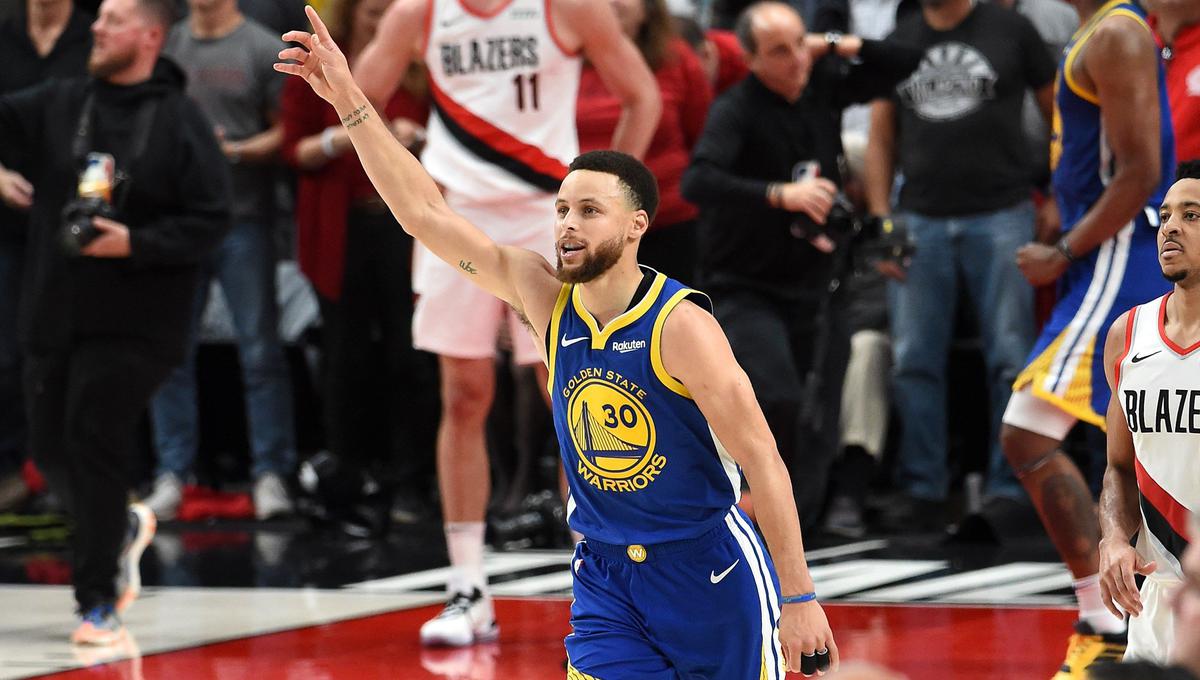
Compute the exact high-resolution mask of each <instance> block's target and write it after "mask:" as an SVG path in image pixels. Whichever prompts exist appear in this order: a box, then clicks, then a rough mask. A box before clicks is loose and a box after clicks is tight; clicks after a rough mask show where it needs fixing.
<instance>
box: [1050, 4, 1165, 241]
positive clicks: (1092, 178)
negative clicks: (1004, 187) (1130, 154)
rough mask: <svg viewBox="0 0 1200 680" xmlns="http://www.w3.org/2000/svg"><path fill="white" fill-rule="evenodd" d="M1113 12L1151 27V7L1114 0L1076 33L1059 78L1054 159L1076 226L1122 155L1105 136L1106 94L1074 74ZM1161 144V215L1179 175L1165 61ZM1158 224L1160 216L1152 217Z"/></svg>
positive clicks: (1061, 197)
mask: <svg viewBox="0 0 1200 680" xmlns="http://www.w3.org/2000/svg"><path fill="white" fill-rule="evenodd" d="M1110 16H1124V17H1127V18H1128V20H1129V21H1130V22H1131V23H1132V22H1136V23H1137V24H1139V25H1140V26H1141V28H1142V29H1143V30H1146V31H1150V30H1151V29H1150V26H1149V24H1147V23H1146V11H1145V10H1144V9H1142V8H1141V7H1140V6H1139V5H1137V4H1136V3H1133V2H1125V1H1122V0H1112V1H1111V2H1109V3H1108V4H1106V5H1104V6H1103V7H1101V8H1100V9H1099V10H1097V11H1096V13H1095V15H1093V16H1092V18H1091V19H1090V20H1089V21H1088V22H1087V23H1086V24H1084V25H1083V26H1081V27H1080V28H1079V30H1078V31H1076V32H1075V35H1074V36H1072V38H1071V41H1070V42H1069V43H1067V46H1066V48H1065V49H1064V50H1063V59H1062V63H1061V64H1060V65H1059V69H1058V77H1057V79H1056V80H1055V82H1054V118H1053V121H1052V128H1053V134H1052V137H1051V141H1050V164H1051V167H1052V168H1053V170H1054V191H1055V194H1056V196H1057V198H1058V205H1059V208H1060V210H1061V211H1062V223H1063V228H1064V229H1070V228H1071V226H1073V225H1074V224H1075V223H1076V222H1078V221H1079V219H1080V218H1081V217H1083V215H1084V213H1086V212H1087V211H1088V209H1089V208H1091V207H1092V205H1094V204H1095V203H1096V201H1097V200H1099V198H1100V195H1101V194H1103V193H1104V188H1105V186H1107V184H1108V181H1109V179H1110V178H1111V177H1112V175H1113V171H1114V169H1115V167H1116V165H1117V164H1119V163H1120V162H1121V159H1120V158H1114V157H1113V154H1112V150H1111V149H1109V147H1108V144H1107V142H1106V140H1105V138H1104V130H1103V125H1102V121H1101V118H1100V97H1099V96H1098V95H1097V93H1096V92H1094V91H1092V90H1089V89H1087V88H1086V87H1084V86H1083V84H1082V83H1080V82H1078V81H1077V80H1076V78H1075V77H1074V76H1073V72H1072V69H1073V68H1075V66H1076V61H1077V59H1078V58H1079V55H1080V54H1081V52H1082V51H1083V47H1084V45H1086V44H1087V42H1088V40H1089V39H1090V38H1091V37H1092V34H1093V33H1095V31H1096V28H1097V27H1098V26H1099V25H1100V22H1101V21H1103V20H1104V19H1105V18H1107V17H1110ZM1158 98H1159V126H1160V128H1161V134H1160V135H1159V144H1160V146H1161V158H1162V161H1161V163H1162V168H1161V173H1162V179H1161V181H1160V183H1159V186H1158V188H1157V189H1156V190H1155V191H1154V193H1153V194H1152V195H1151V196H1150V198H1149V200H1148V201H1147V205H1148V206H1149V207H1150V208H1152V212H1153V214H1154V216H1155V218H1157V216H1158V206H1159V205H1160V204H1161V203H1162V199H1163V196H1165V195H1166V193H1167V189H1168V188H1169V187H1170V186H1171V183H1172V179H1173V176H1174V174H1175V135H1174V133H1173V131H1172V130H1173V128H1172V127H1171V109H1170V105H1169V104H1168V102H1167V87H1166V82H1165V78H1164V74H1163V67H1162V64H1161V63H1159V65H1158ZM1152 223H1153V224H1154V225H1155V226H1157V219H1154V220H1152ZM1140 231H1142V232H1144V233H1139V234H1135V235H1134V238H1135V239H1136V238H1150V239H1153V238H1154V232H1153V231H1152V230H1140Z"/></svg>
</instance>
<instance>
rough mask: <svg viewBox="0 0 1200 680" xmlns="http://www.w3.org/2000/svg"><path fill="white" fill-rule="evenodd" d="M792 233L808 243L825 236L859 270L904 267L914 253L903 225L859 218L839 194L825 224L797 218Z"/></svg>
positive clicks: (883, 220) (804, 217) (801, 216)
mask: <svg viewBox="0 0 1200 680" xmlns="http://www.w3.org/2000/svg"><path fill="white" fill-rule="evenodd" d="M791 232H792V236H795V237H796V238H798V239H804V240H808V241H811V240H813V239H815V238H817V237H818V236H821V235H824V236H826V237H828V238H829V239H831V240H832V241H833V242H834V243H836V244H837V247H838V248H848V249H849V250H850V251H851V254H852V259H853V260H854V265H855V268H856V269H858V270H861V269H862V267H863V265H866V264H869V263H873V262H881V261H891V262H897V263H900V264H904V263H906V262H907V261H908V260H909V259H911V258H912V256H913V253H915V252H916V247H915V246H914V245H913V243H912V241H911V240H910V239H909V237H908V230H907V229H905V228H904V225H903V224H901V223H899V222H896V221H894V220H893V219H892V218H890V217H882V218H881V217H877V216H871V217H867V218H860V217H859V216H858V215H857V214H855V212H854V205H853V204H852V203H851V202H850V199H848V198H846V195H845V194H842V193H840V192H839V193H838V195H837V196H836V197H834V199H833V206H832V207H831V208H830V209H829V214H828V215H826V216H825V224H817V223H816V222H813V221H812V219H810V218H809V217H808V216H807V215H802V214H801V215H796V217H795V221H794V222H792V226H791Z"/></svg>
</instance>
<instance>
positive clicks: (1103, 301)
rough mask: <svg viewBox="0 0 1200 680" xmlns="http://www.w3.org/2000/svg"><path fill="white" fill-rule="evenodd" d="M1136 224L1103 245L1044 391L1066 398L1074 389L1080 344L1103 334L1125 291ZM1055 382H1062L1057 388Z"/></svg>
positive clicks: (1044, 385) (1055, 358)
mask: <svg viewBox="0 0 1200 680" xmlns="http://www.w3.org/2000/svg"><path fill="white" fill-rule="evenodd" d="M1134 225H1135V223H1134V222H1130V223H1129V224H1126V225H1125V226H1124V227H1122V228H1121V231H1119V232H1117V234H1116V236H1114V237H1113V238H1111V239H1109V240H1107V241H1105V242H1104V243H1102V244H1101V245H1100V254H1099V256H1098V257H1097V258H1096V268H1095V271H1093V272H1092V280H1091V281H1090V282H1089V283H1088V289H1087V293H1085V294H1084V296H1083V303H1082V304H1080V305H1079V310H1078V311H1077V312H1075V316H1074V317H1072V318H1071V322H1070V323H1069V324H1067V328H1066V330H1065V331H1064V334H1063V335H1064V338H1063V344H1062V345H1061V346H1060V347H1059V348H1058V352H1057V353H1056V354H1055V356H1054V361H1052V362H1051V364H1050V370H1049V371H1048V372H1047V373H1046V378H1045V381H1044V382H1043V383H1042V389H1043V390H1044V391H1046V392H1049V393H1051V394H1056V395H1058V396H1060V397H1065V396H1066V393H1067V389H1068V388H1070V386H1071V378H1072V377H1073V376H1074V375H1075V372H1076V371H1077V370H1079V360H1080V359H1081V358H1082V351H1081V350H1080V347H1079V346H1077V345H1080V341H1081V339H1082V338H1087V337H1094V336H1095V335H1096V334H1097V333H1098V332H1099V330H1100V326H1101V325H1102V324H1103V323H1104V321H1105V320H1106V319H1107V318H1108V314H1109V312H1110V311H1112V305H1113V301H1114V300H1116V297H1117V293H1118V292H1120V290H1121V284H1122V283H1124V280H1125V268H1126V265H1127V264H1128V263H1129V248H1130V243H1131V241H1132V238H1133V229H1134ZM1087 370H1089V371H1090V370H1091V367H1090V366H1088V367H1087ZM1055 383H1058V384H1057V386H1056V385H1055Z"/></svg>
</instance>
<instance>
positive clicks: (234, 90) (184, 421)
mask: <svg viewBox="0 0 1200 680" xmlns="http://www.w3.org/2000/svg"><path fill="white" fill-rule="evenodd" d="M188 6H189V8H190V9H191V14H190V15H189V16H188V18H187V19H185V20H183V21H181V22H180V23H179V24H178V25H176V26H175V27H174V29H172V31H171V34H170V36H169V37H168V39H167V44H166V47H165V48H164V50H163V51H164V53H165V54H166V55H167V56H169V57H171V58H173V59H175V60H176V61H177V62H178V63H179V64H180V65H181V66H182V67H183V69H184V71H185V72H186V73H187V76H188V80H187V92H188V96H189V97H191V98H192V99H193V100H195V102H196V103H197V105H198V106H199V107H200V110H201V111H202V112H203V113H204V114H205V116H207V118H208V120H209V121H210V122H211V123H212V125H213V128H214V130H215V131H216V134H217V138H218V139H219V140H220V141H221V150H222V151H224V152H225V162H226V164H227V165H229V168H230V172H231V174H232V176H233V180H234V187H235V188H236V190H235V192H234V194H233V196H232V201H233V215H234V223H233V230H232V231H231V232H230V233H229V235H228V236H227V237H226V238H225V240H224V242H222V243H221V247H220V248H218V249H217V252H216V253H215V254H213V256H212V257H211V259H210V260H209V261H208V262H206V266H205V268H204V271H203V277H202V278H201V281H200V287H199V288H198V289H197V291H196V293H197V295H196V300H195V304H194V309H193V312H194V319H195V320H194V321H193V326H192V333H191V342H192V347H193V349H192V351H191V352H189V354H188V360H187V361H186V362H185V363H184V364H183V365H182V366H180V367H178V368H176V369H175V370H174V371H173V372H172V373H171V376H170V378H169V379H168V380H167V382H166V384H165V385H163V387H162V389H161V390H159V393H158V394H157V395H156V396H155V397H154V404H153V409H152V411H153V416H154V442H155V447H156V448H157V450H158V469H157V471H156V474H155V481H154V489H153V492H152V493H151V494H150V496H149V497H148V498H147V499H146V503H147V505H149V506H150V507H151V509H153V510H154V512H155V514H157V515H158V516H160V517H162V518H164V519H170V518H173V517H174V516H175V513H176V512H177V510H178V508H179V504H180V502H181V500H182V498H183V494H182V490H183V482H184V480H186V479H187V478H188V476H189V475H190V473H191V467H192V462H193V461H194V460H195V457H196V450H197V446H198V444H199V429H200V428H199V413H198V410H197V400H196V365H195V344H196V342H197V339H198V337H197V336H198V330H199V319H200V316H201V315H202V314H203V312H204V307H205V305H206V303H207V301H208V293H209V291H210V288H211V286H210V282H211V281H213V280H216V281H218V282H219V283H220V284H221V290H222V291H223V292H224V293H225V299H226V302H227V303H228V306H229V310H230V313H231V315H232V317H233V327H234V330H235V331H236V335H237V345H238V358H239V359H240V364H241V368H242V382H243V383H244V385H245V397H246V414H247V416H248V420H249V431H250V454H251V458H252V461H253V464H252V469H251V475H252V477H253V478H254V480H255V482H254V511H255V514H256V515H257V516H258V518H259V519H265V518H268V517H273V516H276V515H280V514H286V513H288V512H290V511H291V508H292V504H291V499H290V496H289V494H288V491H287V487H286V486H285V480H286V479H287V477H288V476H289V475H291V474H292V472H293V471H294V469H295V465H296V443H295V427H294V424H293V421H292V390H291V383H290V380H289V375H288V367H287V362H286V361H285V359H284V355H283V346H282V344H281V342H280V339H279V310H278V306H277V302H276V292H275V290H276V288H275V263H276V258H277V256H276V253H275V240H274V234H273V233H272V226H271V222H270V219H269V218H270V215H271V213H272V205H273V203H274V200H275V198H274V185H273V175H272V170H273V168H272V164H273V163H275V162H276V159H277V157H278V154H279V144H280V141H281V139H282V129H281V127H280V126H279V125H278V124H275V123H274V119H275V116H276V114H277V110H278V106H279V91H280V89H281V88H282V87H283V78H282V77H280V75H279V74H277V73H275V72H274V70H273V69H272V66H271V64H272V63H273V62H274V60H275V58H276V55H277V54H278V53H279V50H280V49H281V48H282V47H283V43H282V41H280V39H279V38H278V36H276V35H273V34H271V33H270V32H269V31H267V29H265V28H263V27H262V26H260V25H258V24H257V23H255V22H254V21H252V20H250V19H247V18H246V17H245V16H244V15H243V14H242V13H241V12H240V11H239V10H238V4H237V0H190V1H189V3H188Z"/></svg>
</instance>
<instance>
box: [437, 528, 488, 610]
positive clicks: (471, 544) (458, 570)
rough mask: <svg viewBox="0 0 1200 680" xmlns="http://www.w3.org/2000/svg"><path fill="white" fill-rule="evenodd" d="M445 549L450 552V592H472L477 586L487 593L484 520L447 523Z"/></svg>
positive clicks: (448, 585)
mask: <svg viewBox="0 0 1200 680" xmlns="http://www.w3.org/2000/svg"><path fill="white" fill-rule="evenodd" d="M443 529H444V530H445V532H446V548H447V549H448V550H449V552H450V579H449V581H448V583H447V584H446V589H447V590H448V591H449V592H450V593H452V594H453V593H464V594H467V595H470V594H471V592H472V591H473V590H474V589H476V588H478V589H479V591H480V592H481V593H483V594H484V595H487V577H485V576H484V575H483V522H447V523H446V524H445V525H444V526H443Z"/></svg>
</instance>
